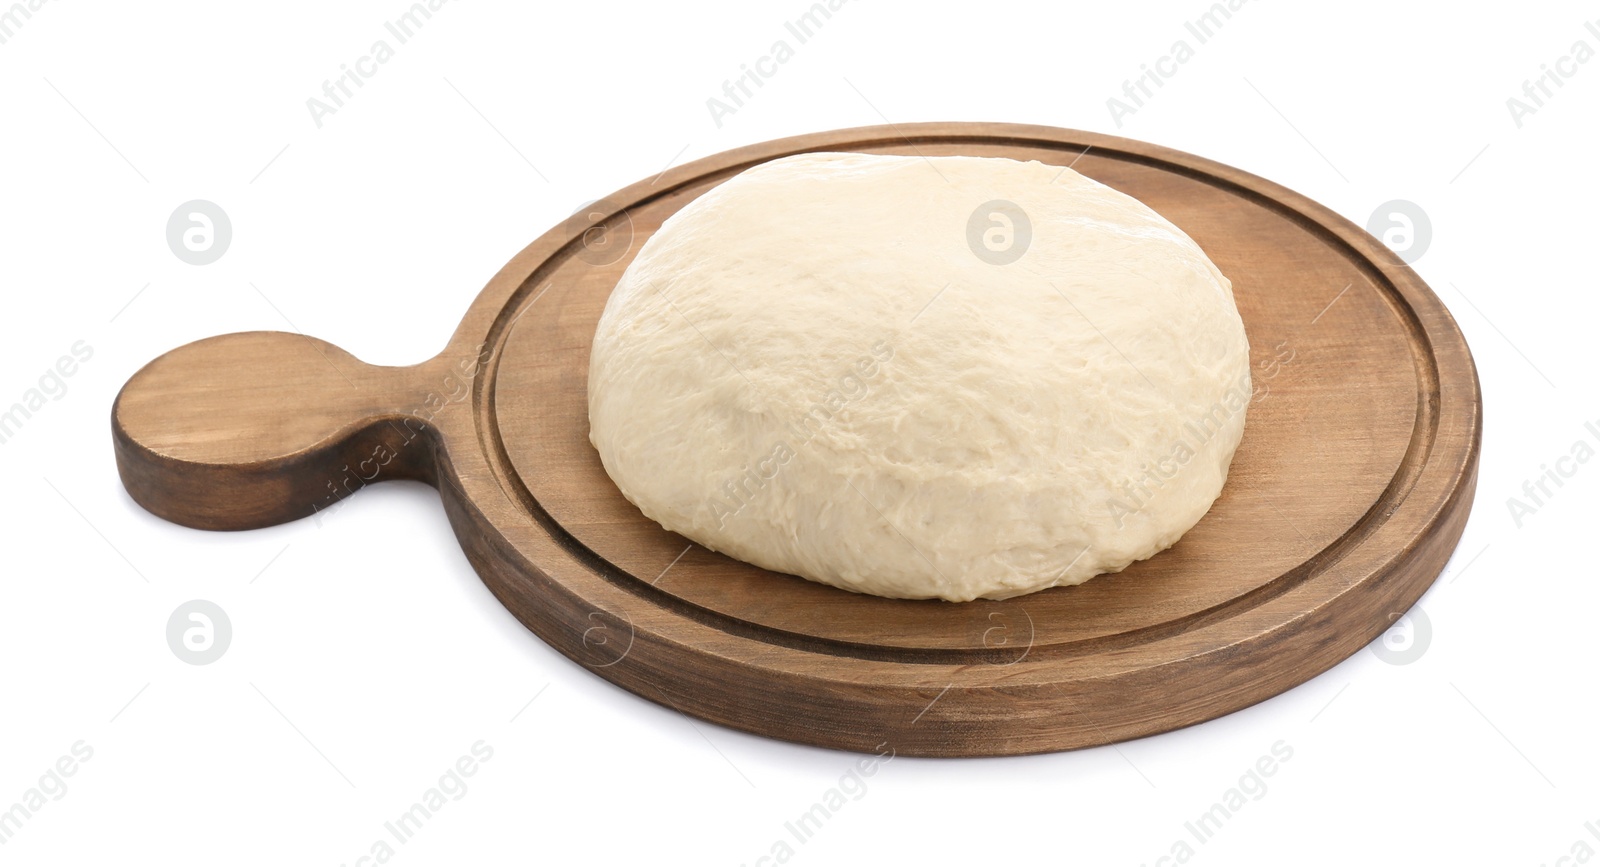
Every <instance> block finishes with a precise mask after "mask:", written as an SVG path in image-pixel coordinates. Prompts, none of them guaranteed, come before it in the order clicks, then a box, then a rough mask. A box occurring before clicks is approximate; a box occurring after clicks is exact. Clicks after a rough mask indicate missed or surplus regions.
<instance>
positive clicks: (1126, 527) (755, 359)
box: [589, 153, 1251, 601]
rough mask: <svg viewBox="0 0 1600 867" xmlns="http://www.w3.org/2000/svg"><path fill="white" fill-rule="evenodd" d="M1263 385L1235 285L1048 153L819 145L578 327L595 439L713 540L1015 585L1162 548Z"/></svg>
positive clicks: (669, 243) (660, 505) (947, 581)
mask: <svg viewBox="0 0 1600 867" xmlns="http://www.w3.org/2000/svg"><path fill="white" fill-rule="evenodd" d="M1019 248H1021V249H1020V251H1019ZM1250 398H1251V385H1250V363H1249V346H1248V344H1247V343H1246V341H1245V333H1244V325H1243V323H1242V322H1241V321H1240V319H1239V314H1238V312H1237V310H1236V309H1235V308H1234V303H1233V291H1232V285H1231V284H1230V283H1229V282H1228V279H1227V278H1226V277H1223V276H1222V274H1221V273H1220V272H1219V271H1218V270H1217V268H1216V266H1215V265H1213V264H1212V263H1211V261H1210V260H1209V259H1208V258H1206V255H1205V253H1204V252H1202V251H1201V250H1200V248H1199V247H1198V246H1197V245H1196V244H1195V243H1194V241H1192V240H1190V238H1189V237H1188V236H1187V235H1185V234H1184V233H1183V232H1182V231H1180V230H1179V229H1178V228H1177V227H1176V226H1173V225H1172V224H1171V223H1169V222H1167V221H1166V220H1165V219H1163V218H1162V217H1161V216H1160V215H1158V214H1156V213H1155V212H1154V211H1152V210H1150V209H1149V208H1147V207H1145V206H1144V205H1143V204H1141V203H1140V202H1138V201H1137V200H1135V199H1133V198H1131V197H1129V196H1126V195H1123V194H1122V193H1119V192H1117V191H1115V190H1112V189H1111V188H1109V187H1106V186H1103V185H1101V184H1099V183H1097V182H1095V181H1092V180H1089V179H1088V178H1086V177H1083V176H1082V175H1079V174H1078V173H1076V172H1074V171H1072V170H1070V169H1067V170H1063V169H1061V168H1060V167H1058V166H1050V165H1043V164H1041V163H1038V162H1027V163H1023V162H1018V161H1015V160H1009V159H983V158H975V157H933V158H929V159H923V158H920V157H899V156H873V155H862V154H833V153H814V154H803V155H799V156H793V157H788V158H785V159H779V160H774V161H772V162H768V163H764V164H762V165H759V166H756V167H754V168H752V169H750V170H748V171H746V172H744V173H743V174H740V175H738V176H736V177H734V178H732V179H731V180H729V181H727V182H726V183H723V184H722V185H721V186H719V187H717V188H716V189H713V190H711V191H710V192H707V193H706V194H704V195H702V196H700V197H699V198H698V199H696V200H695V201H694V202H691V203H690V204H689V205H687V206H686V207H684V208H683V209H682V210H681V211H679V212H678V213H677V214H675V215H674V216H673V217H672V218H671V219H669V220H667V221H666V223H665V224H664V225H663V226H662V227H661V230H660V231H659V232H657V233H656V234H655V235H654V237H652V238H651V239H650V240H649V242H648V243H646V244H645V245H644V247H643V248H642V249H641V250H640V251H639V254H638V256H637V258H635V259H634V261H633V263H632V264H631V265H630V266H629V267H628V270H627V272H626V273H625V274H623V276H622V279H621V281H619V282H618V284H617V287H616V289H615V290H614V291H613V292H612V294H611V299H610V301H609V303H607V305H606V309H605V313H604V315H602V316H601V318H600V324H599V327H598V329H597V330H596V333H595V338H594V347H593V351H592V355H591V358H590V367H589V419H590V425H591V429H590V434H589V438H590V441H591V442H593V443H594V446H595V448H596V449H598V450H599V452H600V459H601V461H602V462H603V463H604V465H605V469H606V472H608V473H609V474H610V475H611V478H612V479H613V480H614V481H615V482H616V484H617V487H618V488H620V489H621V490H622V493H623V495H624V496H626V497H627V498H628V499H629V500H630V501H632V502H633V503H634V504H635V505H637V506H638V507H639V509H640V510H641V511H642V512H644V514H645V515H647V516H648V517H650V518H652V519H653V520H655V521H658V522H660V524H661V525H662V526H663V527H666V528H667V529H669V530H673V531H675V532H678V533H681V534H683V535H684V536H687V537H689V538H690V539H693V540H694V541H696V542H699V543H700V544H702V545H705V546H706V547H708V548H711V549H713V550H716V551H721V552H724V553H726V554H728V555H730V556H733V557H737V558H739V559H741V560H746V561H748V562H750V563H754V564H756V565H758V566H762V567H765V568H767V569H771V570H774V571H778V572H789V573H793V574H795V575H800V576H802V577H805V578H809V579H811V580H813V581H820V582H823V583H825V584H832V585H834V586H836V587H842V588H844V589H846V590H853V591H857V592H861V593H873V594H877V595H880V596H892V597H903V598H930V597H936V598H941V599H948V600H952V601H964V600H969V599H974V598H979V597H983V598H990V599H1003V598H1006V597H1010V596H1016V595H1019V594H1022V593H1029V592H1032V591H1035V590H1041V589H1044V588H1046V587H1054V586H1057V585H1065V584H1078V583H1081V582H1083V581H1086V580H1088V579H1089V578H1091V577H1093V576H1095V575H1098V574H1100V573H1102V572H1114V571H1117V570H1120V569H1122V568H1124V567H1125V566H1127V565H1128V564H1129V563H1132V562H1133V561H1135V560H1140V559H1143V558H1146V557H1149V556H1151V555H1153V554H1155V553H1156V552H1158V551H1161V550H1163V549H1165V548H1167V547H1169V546H1171V545H1172V544H1173V543H1175V542H1176V541H1178V537H1179V536H1181V535H1183V533H1184V532H1185V531H1187V530H1188V529H1189V528H1190V527H1192V526H1194V524H1195V522H1197V521H1199V520H1200V517H1201V516H1202V515H1204V514H1205V513H1206V510H1207V509H1209V508H1210V506H1211V503H1212V502H1213V501H1214V500H1215V499H1216V497H1217V495H1218V493H1219V492H1220V491H1221V490H1222V485H1223V481H1224V480H1225V479H1226V478H1227V474H1228V464H1229V462H1230V461H1231V460H1232V459H1233V453H1234V449H1235V448H1236V447H1237V446H1238V444H1239V438H1240V436H1241V435H1242V434H1243V430H1244V417H1245V409H1246V407H1247V406H1248V404H1249V402H1250Z"/></svg>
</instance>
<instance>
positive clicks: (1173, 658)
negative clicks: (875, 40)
mask: <svg viewBox="0 0 1600 867" xmlns="http://www.w3.org/2000/svg"><path fill="white" fill-rule="evenodd" d="M805 151H860V152H867V153H885V154H909V155H916V154H922V155H928V156H932V155H972V156H1003V157H1011V158H1014V159H1019V160H1030V159H1031V160H1040V161H1042V162H1045V163H1050V164H1055V165H1062V166H1066V165H1069V164H1070V165H1072V166H1073V167H1074V168H1076V169H1077V170H1078V171H1080V172H1082V173H1084V174H1086V175H1088V176H1089V177H1092V178H1095V179H1096V180H1099V181H1101V182H1103V183H1106V184H1109V185H1110V186H1112V187H1114V188H1116V189H1119V190H1122V191H1123V192H1126V193H1129V194H1131V195H1133V196H1135V197H1136V198H1138V199H1140V200H1142V201H1143V202H1144V203H1146V204H1147V205H1149V206H1150V207H1152V208H1154V209H1155V210H1156V211H1158V212H1160V213H1161V214H1163V215H1164V216H1166V217H1167V218H1168V219H1170V220H1171V221H1172V222H1174V223H1176V224H1177V225H1178V226H1179V227H1181V228H1182V229H1183V230H1184V231H1186V232H1188V233H1189V235H1191V236H1192V237H1193V238H1194V239H1195V240H1196V241H1197V242H1199V244H1200V246H1201V247H1202V248H1204V249H1205V251H1206V252H1207V253H1208V254H1209V255H1210V256H1211V258H1212V259H1213V260H1214V261H1215V262H1216V263H1217V265H1218V266H1219V267H1220V268H1221V269H1222V271H1223V273H1225V274H1227V275H1228V276H1229V277H1230V278H1231V279H1232V280H1233V284H1234V293H1235V295H1236V297H1237V301H1238V306H1239V312H1240V314H1241V315H1242V316H1243V318H1244V323H1245V328H1246V330H1247V332H1248V335H1249V339H1250V345H1251V360H1252V364H1253V368H1252V372H1253V374H1254V379H1255V383H1256V387H1257V393H1256V396H1255V399H1254V403H1253V405H1252V406H1251V407H1250V410H1249V416H1248V422H1247V425H1246V428H1245V433H1244V440H1243V443H1242V444H1241V445H1240V447H1239V451H1238V455H1237V457H1236V458H1235V460H1234V462H1233V467H1232V470H1231V471H1230V473H1229V477H1228V483H1227V487H1226V488H1225V489H1224V491H1223V492H1222V496H1221V498H1220V499H1219V500H1218V501H1217V503H1216V505H1215V506H1213V507H1212V509H1211V511H1210V513H1209V514H1207V515H1206V516H1205V518H1204V519H1203V520H1202V521H1201V522H1200V523H1199V524H1198V525H1197V526H1196V527H1195V528H1194V529H1192V530H1191V531H1189V533H1188V534H1187V535H1185V536H1184V537H1183V539H1182V540H1181V541H1180V542H1179V543H1178V544H1177V545H1176V546H1175V547H1173V548H1172V549H1170V550H1168V551H1165V552H1163V553H1161V554H1159V555H1157V556H1155V557H1153V558H1151V559H1149V560H1147V561H1144V562H1140V563H1136V564H1134V565H1133V566H1131V567H1129V568H1128V569H1127V570H1125V571H1124V572H1122V573H1120V574H1117V575H1107V576H1101V577H1099V578H1095V579H1094V580H1092V581H1090V582H1088V583H1087V584H1083V585H1080V586H1077V587H1068V588H1058V589H1053V590H1047V591H1044V592H1040V593H1035V594H1032V595H1028V596H1024V597H1020V598H1017V599H1012V600H1008V601H1004V602H988V601H977V602H968V603H947V602H938V601H904V600H890V599H880V598H876V597H869V596H860V595H855V594H851V593H847V592H845V591H842V590H837V589H834V588H832V587H827V586H823V585H820V584H813V583H810V582H807V581H804V580H801V579H799V578H795V577H793V576H787V575H778V574H773V573H770V572H766V571H763V570H761V569H758V568H755V567H753V566H750V565H747V564H744V563H742V562H738V561H735V560H732V559H729V558H727V557H724V556H722V555H719V554H714V553H711V552H710V551H708V550H706V549H704V548H702V547H700V546H698V545H693V544H690V543H689V542H687V541H686V540H685V539H684V538H682V537H680V536H677V535H675V534H672V533H668V532H666V531H665V530H663V529H661V527H660V526H658V525H656V524H654V523H652V522H651V521H649V520H648V519H646V518H644V517H643V516H642V515H641V514H640V513H639V512H638V510H637V509H635V508H634V507H633V506H632V505H631V504H629V503H628V502H627V501H626V500H624V499H623V497H622V495H621V494H620V493H619V492H618V490H617V488H616V486H615V485H614V484H613V483H612V482H611V480H610V478H609V477H608V476H607V475H606V474H605V471H604V470H603V469H602V468H601V465H600V461H599V458H598V456H597V455H596V453H595V451H594V449H593V448H592V447H591V446H590V445H589V442H588V423H587V415H586V407H587V404H586V394H585V390H586V387H587V381H588V359H589V346H590V341H591V339H592V337H593V334H594V328H595V323H596V321H597V319H598V317H599V315H600V312H601V310H602V308H603V307H604V305H605V302H606V298H607V296H608V294H609V293H610V292H611V289H612V287H613V286H614V285H615V284H616V282H617V279H618V278H619V277H620V276H621V274H622V272H623V269H624V268H626V267H627V265H628V263H629V262H630V261H631V260H632V257H633V255H634V254H635V253H637V251H638V249H639V247H640V245H641V244H643V243H644V241H645V240H646V239H648V238H649V237H650V235H651V233H652V232H654V231H656V229H657V228H658V227H659V226H660V225H661V223H662V221H663V220H664V219H666V218H667V217H668V216H669V215H671V214H673V213H674V212H676V211H677V210H678V209H679V208H681V207H683V206H684V205H685V204H687V203H688V202H690V201H691V200H693V199H694V198H695V197H696V196H699V195H700V194H702V193H704V192H705V191H706V190H709V189H711V188H712V187H714V186H716V185H717V184H719V183H721V182H722V181H724V180H726V179H728V178H729V177H731V176H733V175H734V174H736V173H738V172H740V171H742V170H744V169H746V168H749V167H750V166H752V165H755V164H757V163H760V162H763V161H766V160H771V159H774V158H777V157H782V156H787V155H790V154H794V153H800V152H805ZM1481 413H1482V406H1481V397H1480V394H1479V389H1478V380H1477V374H1476V371H1475V370H1474V367H1473V363H1472V357H1471V355H1470V353H1469V352H1468V349H1467V345H1466V343H1465V341H1464V340H1463V338H1462V335H1461V332H1460V331H1459V330H1458V329H1457V328H1456V325H1455V322H1454V321H1453V320H1452V319H1451V317H1450V314H1449V313H1448V312H1447V311H1446V310H1445V308H1444V306H1443V305H1442V304H1441V303H1440V301H1439V299H1438V298H1437V297H1435V296H1434V294H1433V293H1432V292H1431V291H1429V289H1428V287H1427V286H1426V285H1425V284H1424V283H1423V282H1422V280H1421V279H1420V278H1418V276H1417V275H1416V273H1415V272H1413V271H1412V270H1411V269H1410V268H1408V267H1407V266H1406V265H1405V264H1404V263H1402V262H1401V261H1400V259H1399V258H1397V257H1396V256H1395V255H1393V254H1392V253H1391V252H1390V251H1389V250H1388V249H1387V248H1385V247H1384V246H1383V245H1382V244H1381V243H1379V242H1378V241H1377V240H1375V239H1374V238H1372V237H1371V236H1369V235H1368V234H1367V233H1366V232H1364V231H1362V230H1361V229H1360V228H1358V227H1357V226H1355V225H1353V224H1352V223H1350V222H1349V221H1348V220H1345V219H1343V218H1342V217H1339V216H1338V215H1336V214H1334V213H1333V212H1332V211H1330V210H1328V209H1327V208H1324V207H1322V206H1320V205H1318V204H1316V203H1315V202H1312V201H1309V200H1307V199H1306V198H1305V197H1303V196H1300V195H1297V194H1295V193H1293V192H1290V191H1289V190H1286V189H1284V188H1282V187H1280V186H1277V185H1276V184H1272V183H1270V182H1268V181H1265V180H1262V179H1261V178H1258V177H1255V176H1253V175H1250V174H1247V173H1245V172H1242V171H1239V170H1237V169H1233V168H1229V167H1227V166H1224V165H1219V164H1217V163H1214V162H1211V161H1209V160H1205V159H1201V158H1199V157H1195V156H1191V155H1189V154H1185V153H1180V152H1177V151H1173V150H1168V149H1166V148H1161V147H1156V146H1154V145H1149V144H1144V143H1141V142H1136V141H1130V140H1127V139H1120V138H1114V137H1110V136H1104V135H1097V134H1091V133H1084V132H1075V131H1071V130H1064V129H1053V128H1048V127H1038V126H1019V125H1004V124H961V123H937V124H920V125H910V126H900V127H869V128H863V129H851V130H841V131H837V132H828V133H819V134H815V135H806V136H800V137H797V138H790V139H784V140H781V141H775V142H769V143H766V144H759V145H753V146H750V147H745V148H740V149H738V150H734V151H729V152H727V153H724V154H719V155H717V156H713V157H708V158H706V159H703V160H700V161H698V162H695V163H692V164H689V165H685V166H682V167H680V168H676V169H673V170H671V171H668V172H666V173H665V174H664V175H662V176H661V177H659V178H657V179H655V180H651V181H643V182H640V183H637V184H634V185H633V186H630V187H628V188H626V189H624V190H621V191H619V192H617V193H616V194H615V195H613V196H612V197H611V198H610V199H608V200H605V201H603V202H600V203H597V204H596V205H595V206H593V207H592V208H590V209H588V212H586V213H582V214H579V215H576V216H575V217H574V218H573V220H571V221H569V222H568V223H567V224H566V225H563V226H560V227H557V228H555V229H552V230H551V231H549V232H547V233H546V234H545V235H544V236H543V237H541V238H539V239H538V240H537V241H535V242H533V244H531V245H530V246H529V247H528V248H527V249H525V250H523V251H522V252H521V253H519V254H518V255H517V256H516V258H514V259H512V260H511V262H510V263H509V264H508V265H506V266H505V268H504V269H503V270H501V271H500V273H499V274H497V275H496V276H495V277H494V279H492V280H491V281H490V282H489V284H488V286H487V287H485V288H484V290H483V292H482V293H481V294H480V295H479V296H478V298H477V300H476V301H475V302H474V303H473V305H472V307H471V309H470V310H469V311H468V312H467V315H466V318H465V320H464V321H463V322H462V324H461V327H460V328H459V330H457V332H456V334H455V336H454V337H453V338H452V340H451V342H450V345H449V348H448V349H446V350H445V352H444V353H442V354H441V355H439V356H438V357H436V358H434V359H432V360H431V361H428V362H425V363H423V364H419V365H416V366H413V367H403V368H390V367H374V366H370V365H367V364H364V363H362V362H360V361H358V360H357V359H355V358H353V357H352V356H350V355H348V354H346V353H345V352H342V351H341V350H339V349H337V348H336V347H334V346H331V345H329V344H327V343H323V342H321V341H318V340H315V339H313V338H309V337H303V336H300V335H295V334H283V333H275V332H256V333H248V334H233V335H227V336H223V337H217V338H212V339H210V340H203V341H200V342H198V343H194V344H190V345H188V346H185V347H182V348H180V349H178V350H175V351H173V352H171V353H168V354H167V355H164V356H162V357H160V358H158V359H156V360H155V361H153V362H151V363H150V364H149V365H148V366H147V367H145V368H144V369H143V370H141V371H140V372H139V373H138V374H136V375H135V376H134V377H133V378H132V379H130V380H129V382H128V384H127V386H126V387H125V388H124V389H123V391H122V394H121V395H120V396H119V397H118V399H117V403H116V406H115V408H114V410H113V433H114V438H115V445H116V453H117V460H118V467H119V470H120V472H121V474H122V479H123V482H124V484H125V485H126V486H127V488H128V491H129V493H130V494H131V495H132V496H133V497H134V499H135V500H137V501H138V502H139V503H141V504H143V505H144V506H145V507H146V508H148V509H149V510H150V511H152V512H154V513H156V514H158V515H161V516H164V517H166V518H168V519H170V520H173V521H176V522H178V523H181V524H186V525H189V526H193V527H201V528H207V529H244V528H252V527H260V526H265V525H269V524H274V523H279V522H282V521H288V520H292V519H295V518H301V517H305V516H307V515H310V514H312V513H314V512H315V511H316V510H319V509H323V508H327V507H328V506H330V505H332V504H333V503H334V502H336V501H337V500H338V499H339V498H340V497H342V496H344V495H346V494H348V493H350V492H352V491H354V490H358V489H359V488H361V487H363V486H364V485H366V484H370V483H372V482H375V481H382V480H385V479H395V478H412V479H423V480H426V481H428V482H431V483H433V484H434V485H436V486H437V487H438V489H439V492H440V494H441V496H442V497H443V499H444V504H445V507H446V510H447V512H448V514H449V516H450V520H451V523H452V524H453V526H454V528H455V531H456V534H457V536H458V537H459V538H460V541H461V544H462V546H463V547H464V548H465V550H466V553H467V556H468V557H469V559H470V560H471V562H472V564H473V565H474V567H476V568H477V570H478V572H479V573H480V574H481V575H482V577H483V580H484V582H485V583H486V584H487V585H488V586H489V588H490V589H491V590H492V591H493V592H494V593H495V595H496V596H497V597H498V598H499V599H500V600H501V602H503V603H504V604H505V605H506V607H507V608H509V609H510V610H511V611H512V613H514V614H515V615H516V616H517V617H518V618H519V619H520V620H521V621H522V622H523V623H525V624H527V626H528V628H529V629H531V630H532V631H533V632H534V633H535V634H537V635H538V636H539V637H541V638H542V639H544V640H545V641H547V642H549V643H550V644H551V645H553V646H555V647H556V648H557V649H559V650H560V651H561V652H562V653H564V654H566V655H567V656H568V657H570V658H571V659H572V660H573V661H574V662H576V663H578V664H580V665H584V666H587V667H589V668H591V669H593V671H594V672H595V673H596V674H598V675H599V676H601V677H604V678H606V679H607V680H609V681H611V682H613V683H616V684H618V685H619V686H622V687H623V688H625V689H628V690H631V691H633V692H635V693H637V694H639V695H641V696H644V697H645V698H648V699H650V700H652V701H655V702H659V703H662V704H665V705H668V706H671V707H673V708H675V709H677V710H679V711H682V712H684V713H687V714H692V715H694V716H696V717H700V718H702V719H707V720H711V721H714V722H717V723H721V724H723V725H727V726H732V727H734V728H739V729H744V730H747V731H752V732H757V733H760V734H764V735H768V736H771V737H776V738H783V739H786V740H792V741H799V742H804V743H810V744H818V745H822V746H827V747H837V748H842V749H849V750H861V751H870V752H881V751H882V749H884V748H886V747H892V748H893V749H894V750H895V751H896V752H897V753H898V754H902V755H926V756H979V755H1006V754H1019V753H1036V752H1043V751H1050V750H1063V749H1072V748H1077V747H1084V746H1091V745H1096V744H1104V743H1109V742H1115V741H1119V740H1123V739H1127V738H1134V737H1140V736H1143V735H1149V734H1153V733H1156V732H1162V731H1167V730H1170V729H1175V728H1178V727H1181V726H1187V725H1190V724H1193V723H1197V722H1200V721H1203V720H1208V719H1212V718H1214V717H1217V716H1220V715H1222V714H1226V713H1229V712H1231V711H1234V710H1237V709H1239V708H1242V707H1246V706H1248V705H1251V704H1254V703H1256V702H1258V701H1261V700H1263V699H1265V698H1268V697H1270V696H1273V695H1276V694H1277V693H1280V692H1282V691H1284V690H1286V689H1288V688H1290V687H1292V686H1294V685H1296V684H1299V683H1302V682H1304V681H1305V680H1307V679H1309V678H1311V677H1313V676H1314V675H1316V674H1318V673H1320V672H1322V671H1324V670H1326V669H1328V668H1329V667H1331V666H1333V665H1334V664H1335V663H1337V662H1339V661H1340V660H1342V659H1344V658H1346V657H1347V656H1349V655H1351V654H1352V653H1354V652H1356V651H1357V650H1358V649H1360V648H1361V647H1362V646H1363V645H1365V644H1367V643H1368V642H1370V641H1372V640H1373V639H1374V638H1375V637H1377V636H1378V635H1380V634H1381V633H1382V632H1384V631H1385V630H1386V629H1387V628H1388V627H1389V626H1390V625H1391V623H1392V622H1393V621H1394V619H1395V617H1396V616H1397V615H1398V614H1399V613H1401V612H1404V611H1405V610H1406V609H1407V608H1409V607H1410V606H1411V604H1412V603H1413V602H1415V601H1416V599H1417V598H1418V597H1419V596H1420V595H1421V594H1422V592H1423V591H1424V590H1425V589H1426V588H1427V587H1428V585H1429V584H1431V583H1432V582H1433V580H1434V578H1435V577H1436V576H1437V575H1438V574H1439V572H1440V570H1441V569H1442V568H1443V567H1444V564H1445V562H1446V560H1447V559H1448V558H1449V556H1450V553H1451V551H1452V550H1453V548H1454V546H1455V544H1456V542H1457V540H1458V539H1459V537H1460V535H1461V532H1462V528H1463V526H1464V524H1465V523H1466V519H1467V512H1468V510H1469V508H1470V506H1471V502H1472V495H1473V488H1474V482H1475V480H1476V475H1477V464H1478V449H1479V440H1480V432H1481Z"/></svg>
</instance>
